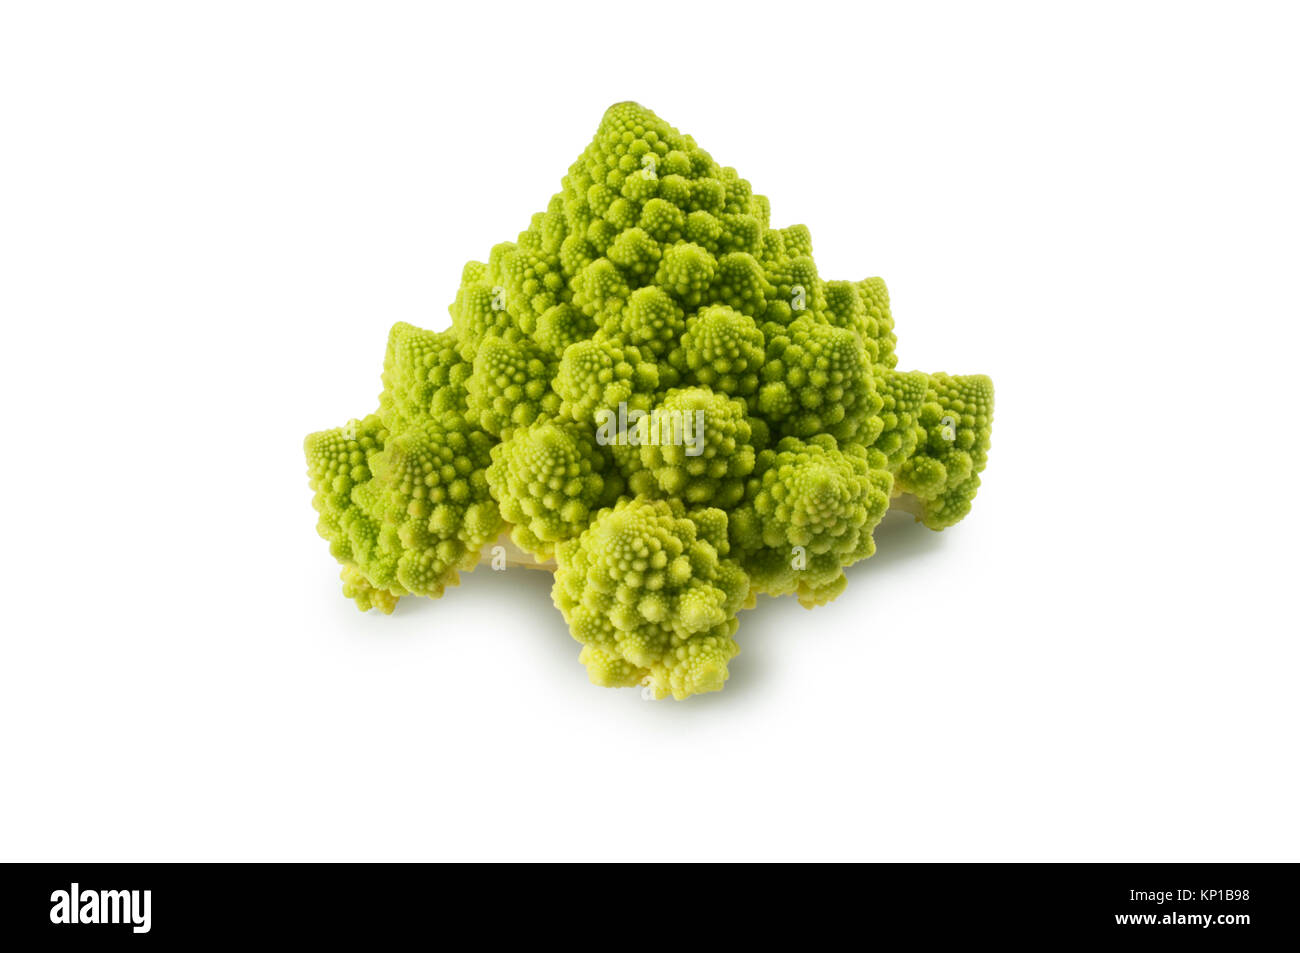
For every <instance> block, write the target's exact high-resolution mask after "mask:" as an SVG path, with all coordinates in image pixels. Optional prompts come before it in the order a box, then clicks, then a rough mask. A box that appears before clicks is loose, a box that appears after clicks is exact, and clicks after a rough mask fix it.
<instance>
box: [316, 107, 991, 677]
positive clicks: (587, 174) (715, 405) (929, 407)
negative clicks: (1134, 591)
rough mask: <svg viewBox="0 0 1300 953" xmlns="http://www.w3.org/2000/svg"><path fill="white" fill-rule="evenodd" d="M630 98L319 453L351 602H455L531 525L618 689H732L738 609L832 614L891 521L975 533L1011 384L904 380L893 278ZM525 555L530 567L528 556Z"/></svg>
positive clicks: (576, 626)
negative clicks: (888, 283)
mask: <svg viewBox="0 0 1300 953" xmlns="http://www.w3.org/2000/svg"><path fill="white" fill-rule="evenodd" d="M769 217H770V206H769V204H768V201H767V200H766V199H765V198H764V197H763V196H761V195H755V194H754V193H753V191H752V190H751V188H750V185H749V183H748V182H746V181H745V180H744V179H742V178H740V176H739V175H738V174H737V173H736V170H735V169H732V168H730V167H726V166H720V165H718V164H717V163H716V162H715V161H714V160H713V158H712V157H711V156H710V155H709V154H708V153H707V152H705V151H704V150H702V149H701V148H700V147H699V146H698V145H696V143H695V141H694V140H693V139H692V138H691V137H690V136H686V135H682V134H681V133H679V132H678V131H677V130H676V129H674V128H673V127H671V126H669V125H668V124H667V123H665V122H664V121H663V120H661V119H660V118H659V117H657V116H656V115H655V114H654V113H652V112H650V111H649V110H648V109H645V108H644V107H642V106H639V105H637V104H636V103H618V104H617V105H614V106H612V107H610V109H609V110H608V111H607V112H606V113H605V116H604V118H603V120H602V121H601V124H600V128H599V129H598V130H597V132H596V136H595V138H594V139H593V140H592V142H591V144H590V145H589V146H588V147H587V149H586V150H585V151H584V152H583V153H582V155H580V156H579V157H578V159H577V160H576V161H575V162H574V163H573V165H572V166H571V167H570V168H569V172H568V174H567V175H565V176H564V178H563V182H562V190H561V191H560V192H559V193H557V194H556V195H554V196H553V197H552V198H551V200H550V202H549V203H548V204H547V206H546V210H545V211H544V212H539V213H537V214H535V215H534V216H533V217H532V221H531V222H530V224H529V226H528V228H527V229H526V230H524V231H523V232H522V233H520V234H519V236H518V238H517V239H516V240H515V241H512V242H502V243H501V244H499V245H497V246H496V247H494V248H493V249H491V251H490V253H489V255H488V256H487V261H486V262H477V261H471V262H469V263H468V264H467V265H466V266H465V268H464V269H463V271H462V275H461V285H460V288H459V290H458V291H457V293H456V296H455V300H454V301H453V302H452V304H451V307H450V311H451V327H450V329H448V330H445V331H441V332H432V331H425V330H421V329H419V328H415V327H412V326H411V325H409V324H397V325H395V326H394V327H393V329H392V331H391V333H390V335H389V340H388V349H387V353H386V356H385V359H384V369H383V378H382V380H383V392H382V393H381V394H380V397H379V409H378V411H377V412H376V413H374V414H371V415H369V416H367V417H364V418H362V419H360V420H354V421H351V422H349V423H348V424H347V425H346V426H344V427H341V428H337V429H335V430H327V431H323V432H321V433H315V434H312V435H310V436H309V437H308V438H307V440H306V447H305V449H306V454H307V462H308V477H309V480H310V483H311V487H312V490H313V492H314V494H315V496H314V499H313V503H314V506H315V508H316V510H317V511H318V513H319V521H318V524H317V525H318V530H319V532H320V534H321V536H323V537H324V538H325V539H327V540H328V541H329V543H330V551H331V553H332V554H333V555H334V557H335V558H336V559H337V560H338V561H339V562H340V563H341V564H342V567H343V570H342V579H343V591H344V594H345V595H347V596H349V597H350V598H352V599H354V600H355V601H356V604H357V606H358V607H359V608H361V609H362V610H367V609H372V608H377V609H380V610H381V611H383V612H385V613H388V612H392V611H393V608H394V606H395V605H396V603H397V601H398V599H399V598H400V597H402V596H405V595H424V596H431V597H434V598H438V597H440V596H441V595H442V594H443V592H444V590H445V589H446V587H448V586H454V585H456V584H457V583H458V581H459V573H460V572H461V571H467V570H470V569H473V568H474V567H475V566H476V565H477V564H478V563H479V562H480V560H481V559H485V558H488V551H489V550H491V549H492V548H494V546H495V543H496V542H498V541H499V542H505V540H506V537H505V536H502V535H501V534H502V533H508V534H509V540H511V541H512V542H513V545H514V546H517V547H518V548H519V549H520V550H522V551H523V553H525V554H528V556H529V557H531V558H532V559H533V560H534V561H535V563H536V564H537V565H538V566H540V567H543V568H552V569H553V571H554V573H555V584H554V590H553V597H554V601H555V604H556V606H557V607H558V608H559V609H560V611H561V612H562V613H563V615H564V617H565V619H566V620H567V621H568V623H569V626H570V630H571V631H572V634H573V637H574V638H575V639H576V640H577V641H578V642H580V643H581V644H582V646H583V648H582V651H581V654H580V656H579V658H580V659H581V661H582V662H583V664H585V665H586V667H587V671H588V674H589V675H590V677H591V680H592V681H593V682H595V683H596V684H598V685H615V686H620V685H642V686H644V687H645V689H646V691H647V693H648V694H650V695H652V696H654V697H656V698H660V697H666V696H669V695H671V696H672V697H674V698H679V699H680V698H686V697H688V696H690V695H693V694H698V693H700V692H709V691H716V690H717V689H720V688H722V686H723V684H724V682H725V681H726V679H727V665H728V662H729V661H730V659H731V658H732V657H733V656H734V655H735V654H736V652H737V651H738V648H737V645H736V642H735V639H734V636H735V634H736V631H737V628H738V624H739V623H738V618H737V615H738V613H739V612H740V610H741V609H744V608H749V607H752V606H753V605H754V602H755V598H756V597H757V596H758V595H760V594H762V595H770V596H780V595H786V594H794V595H796V596H797V598H798V599H799V601H800V602H801V603H802V604H803V605H805V606H807V607H809V608H812V607H814V606H818V605H822V604H824V603H825V602H828V601H829V600H831V599H833V598H835V597H836V596H837V595H839V593H840V592H842V591H843V589H844V588H845V584H846V577H845V574H844V570H845V569H846V568H848V567H849V566H851V565H853V564H854V563H856V562H858V561H860V560H863V559H866V558H867V557H869V556H871V555H872V553H873V552H874V551H875V543H874V542H873V539H872V532H873V530H874V529H875V527H876V526H877V524H879V522H880V520H881V519H882V517H883V516H884V514H885V512H886V510H887V509H888V508H889V507H890V506H891V505H896V506H899V507H901V508H903V509H906V510H907V511H909V512H912V513H914V514H916V516H917V518H918V519H919V520H921V521H922V522H924V524H925V525H926V526H928V527H930V528H931V529H935V530H941V529H944V528H945V527H948V526H951V525H952V524H954V523H956V522H957V521H959V520H960V519H962V518H963V517H964V516H965V515H966V514H967V513H968V512H969V511H970V507H971V501H972V499H973V498H974V496H975V493H976V491H977V489H978V488H979V485H980V473H981V471H983V469H984V466H985V463H986V462H987V459H988V450H989V434H990V428H991V425H992V414H993V385H992V382H991V381H990V380H989V378H987V377H984V376H981V375H975V376H960V377H959V376H949V375H947V374H925V373H921V372H919V371H899V370H897V363H898V361H897V357H896V355H895V344H896V338H895V334H894V319H893V316H892V314H891V312H890V303H889V295H888V292H887V291H886V289H885V285H884V282H883V281H881V280H880V279H879V278H867V279H865V280H862V281H828V280H824V279H822V278H821V277H820V275H819V274H818V272H817V266H816V264H815V263H814V261H813V258H812V239H811V236H810V235H809V232H808V229H807V228H805V227H804V226H802V225H794V226H790V227H787V228H780V229H777V228H772V227H771V225H770V222H769ZM524 558H527V557H524Z"/></svg>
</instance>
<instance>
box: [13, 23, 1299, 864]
mask: <svg viewBox="0 0 1300 953" xmlns="http://www.w3.org/2000/svg"><path fill="white" fill-rule="evenodd" d="M1294 16H1295V15H1294V12H1293V9H1292V10H1289V9H1287V8H1286V7H1285V6H1282V5H1279V6H1276V7H1274V6H1266V5H1262V4H1249V3H1223V4H1218V5H1199V4H1181V3H1180V4H1169V5H1167V6H1166V5H1154V4H1141V3H1123V4H1113V5H1107V4H1097V3H1088V4H1078V5H1075V6H1074V7H1073V8H1064V7H1056V6H1053V7H1050V8H1049V7H1048V6H1047V5H1041V4H1017V5H1004V4H997V5H979V6H977V5H973V4H954V5H932V4H931V5H921V6H913V5H908V7H907V9H906V10H904V9H903V5H902V4H897V5H892V4H891V5H889V6H886V7H874V6H867V5H863V4H851V3H837V4H829V5H821V4H816V3H810V2H800V3H798V4H793V5H791V4H774V5H771V6H765V5H763V4H754V3H743V4H741V3H736V4H729V5H726V6H725V7H723V6H712V5H708V4H704V3H700V2H691V3H685V4H676V3H656V4H650V5H646V4H640V3H624V4H612V3H593V4H566V3H560V2H556V3H544V4H529V5H527V6H521V7H520V8H518V9H514V10H512V9H511V8H510V6H509V5H503V4H499V3H498V4H463V5H455V4H441V5H437V4H433V5H412V6H407V5H398V4H380V5H375V4H364V5H363V4H356V5H343V4H328V3H325V4H322V3H313V4H287V3H278V4H277V3H270V4H267V3H229V2H227V3H210V4H167V3H157V4H143V3H125V4H114V5H112V8H111V9H110V6H109V5H106V4H85V5H75V4H62V3H42V4H36V3H31V4H24V3H15V4H7V5H6V6H5V7H4V12H3V14H0V136H2V137H3V148H2V149H0V168H2V170H3V173H2V174H0V256H2V257H0V326H2V327H3V330H4V338H3V340H4V345H3V349H2V351H0V353H2V354H3V358H2V361H3V368H2V370H3V381H2V384H3V388H4V392H3V396H4V405H3V406H4V419H5V424H6V426H5V431H6V434H5V439H4V441H3V447H4V451H3V467H2V468H0V480H3V488H2V489H3V498H4V500H5V501H6V505H5V507H4V516H3V522H2V523H0V527H2V529H3V533H2V535H0V540H2V546H0V554H2V556H0V558H3V578H4V580H5V582H6V584H7V585H6V592H5V600H4V601H5V606H4V613H3V624H2V631H3V643H2V650H0V772H2V778H0V857H3V858H4V859H42V860H128V859H152V860H173V859H187V860H188V859H194V860H201V859H311V858H319V859H399V858H410V859H437V858H462V859H496V858H503V859H533V858H537V859H542V858H550V859H565V858H584V859H586V858H592V859H594V858H600V859H697V858H698V859H706V858H707V859H724V858H733V859H735V858H755V859H760V858H761V859H780V858H809V859H815V858H824V859H830V858H845V859H850V858H851V859H900V860H939V859H945V860H957V859H1016V860H1031V859H1036V860H1044V859H1046V860H1101V859H1106V860H1137V859H1141V860H1264V859H1289V860H1300V822H1298V821H1297V812H1296V804H1297V803H1298V802H1300V769H1298V768H1297V723H1298V721H1300V705H1298V703H1297V694H1296V688H1297V674H1298V673H1300V651H1298V650H1297V642H1296V636H1297V623H1296V614H1295V603H1296V563H1297V559H1296V540H1297V538H1298V537H1297V532H1298V529H1300V528H1298V527H1297V507H1298V505H1300V504H1298V502H1297V500H1298V495H1297V491H1296V477H1297V472H1298V469H1297V464H1298V463H1300V460H1298V459H1297V453H1296V440H1297V430H1298V428H1300V418H1298V417H1297V407H1298V405H1297V402H1296V388H1295V383H1294V382H1295V370H1294V369H1295V364H1296V355H1295V344H1296V338H1297V330H1296V328H1297V321H1298V320H1300V308H1298V307H1297V264H1298V263H1300V241H1298V238H1297V235H1298V229H1300V225H1298V223H1300V195H1298V191H1300V190H1298V187H1297V174H1296V172H1297V169H1298V168H1300V149H1298V148H1297V142H1298V140H1297V122H1296V119H1297V95H1296V94H1297V89H1300V69H1298V68H1297V65H1296V57H1295V46H1296V38H1297V23H1296V21H1295V19H1294ZM624 99H635V100H638V101H640V102H643V103H645V104H646V105H648V106H650V107H651V108H653V109H655V110H656V111H657V112H658V113H659V114H660V115H661V116H663V117H664V118H666V119H667V120H668V121H670V122H672V123H673V124H674V125H676V126H678V127H679V128H680V129H682V130H683V131H686V132H690V133H692V134H693V135H694V136H695V137H696V138H697V139H698V140H699V142H700V143H701V145H702V146H704V148H706V149H708V150H709V151H710V152H712V154H713V155H714V157H715V158H717V159H718V160H719V161H720V162H721V163H723V164H729V165H734V166H736V167H737V168H738V169H739V171H740V173H741V174H742V175H743V176H745V177H746V178H748V179H749V180H750V181H751V182H752V183H753V184H754V187H755V189H756V190H757V191H759V192H761V193H763V194H766V195H768V196H770V197H771V200H772V212H773V222H774V224H777V225H786V224H793V223H797V222H802V223H805V224H807V225H808V226H809V227H810V229H811V231H812V235H813V239H814V243H815V249H816V255H817V261H818V264H819V266H820V271H821V274H822V275H823V276H824V277H828V278H854V279H856V278H862V277H865V276H868V275H882V276H883V277H884V278H885V279H886V280H887V281H888V283H889V287H890V290H891V292H892V296H893V303H894V314H895V317H896V318H897V321H898V332H899V342H900V343H899V348H898V352H899V355H900V357H901V363H902V366H904V367H917V368H920V369H923V370H930V371H933V370H946V371H950V372H954V373H979V372H983V373H988V374H990V375H991V376H992V377H993V378H994V381H995V383H996V386H997V399H998V404H997V416H996V419H995V424H994V436H993V450H992V453H991V457H990V463H989V468H988V470H987V471H986V474H985V484H984V488H983V489H982V490H981V491H980V494H979V498H978V499H977V500H976V504H975V508H974V511H973V513H972V515H971V516H970V517H969V518H968V519H967V520H966V521H965V522H964V523H962V524H961V525H960V526H958V527H956V528H954V529H951V530H949V531H946V532H944V533H942V534H934V533H930V532H929V531H928V530H925V529H924V528H922V527H920V526H918V525H915V524H913V523H911V522H910V521H908V520H906V519H903V520H901V521H900V520H898V519H897V518H895V517H891V518H890V519H889V520H888V521H887V522H886V524H885V525H884V526H883V527H882V528H881V529H880V530H879V532H878V543H879V553H878V555H877V556H876V557H875V558H873V559H872V560H870V561H868V562H867V563H864V564H861V565H860V566H858V567H856V568H855V569H853V570H852V571H851V573H850V581H849V588H848V591H847V592H846V593H845V594H844V595H843V596H841V597H840V599H839V600H838V601H837V602H835V603H834V604H832V605H830V606H827V607H825V608H822V609H818V610H817V611H816V612H813V613H807V612H805V611H804V610H803V609H801V608H800V607H799V606H798V605H797V604H796V603H794V602H793V600H782V601H774V600H769V599H764V600H762V601H761V602H760V604H759V607H758V609H757V610H755V611H752V612H747V613H745V614H744V615H743V616H742V622H741V628H740V632H739V634H738V640H739V642H740V645H741V647H742V653H741V655H740V656H739V657H738V658H737V659H736V661H735V663H734V665H733V668H732V678H731V681H730V683H729V685H728V687H727V689H726V690H725V691H724V692H722V693H720V694H717V695H712V696H707V697H701V698H696V699H693V700H691V701H689V702H685V703H680V704H679V703H671V702H665V703H659V704H647V703H643V702H642V701H641V700H640V698H639V694H638V693H637V692H636V691H634V690H628V691H613V690H608V689H600V688H596V687H594V686H591V685H590V684H588V682H587V679H586V675H585V673H584V671H583V669H582V667H581V666H580V665H579V664H578V661H577V655H578V646H577V644H576V643H574V642H573V641H572V640H571V639H570V638H569V636H568V634H567V632H566V629H565V627H564V624H563V621H562V619H561V618H560V616H559V613H558V612H556V610H555V609H554V608H552V606H551V604H550V600H549V583H548V578H547V577H546V576H544V575H542V574H540V573H527V572H524V571H514V572H508V573H505V574H503V575H497V574H492V573H490V572H479V573H475V574H474V575H472V576H468V577H466V578H465V580H464V584H463V586H462V587H461V588H460V589H458V590H452V591H451V592H450V594H449V595H448V597H447V598H445V599H444V600H442V601H441V602H436V603H435V602H427V601H426V602H416V601H408V602H406V603H404V604H403V605H401V606H400V607H399V609H398V611H397V613H396V614H395V615H394V616H392V617H391V618H384V617H382V616H379V615H378V614H375V613H372V614H369V615H362V614H361V613H359V612H357V611H356V610H355V609H354V608H353V607H352V605H351V603H350V602H348V601H346V600H344V599H343V598H342V596H341V595H340V594H339V593H338V580H337V567H336V566H335V564H334V562H333V560H332V559H331V558H330V556H329V555H328V552H327V548H326V544H325V543H324V541H322V540H321V539H319V538H318V537H317V536H316V534H315V531H314V523H315V513H314V512H313V511H312V509H311V506H310V504H309V500H310V492H309V490H308V487H307V481H306V476H305V464H304V461H303V459H302V453H301V441H302V438H303V435H304V434H306V433H307V432H308V431H311V430H317V429H322V428H325V427H330V426H336V425H339V424H341V423H343V422H344V421H346V420H347V419H348V418H350V417H353V416H357V415H360V414H364V413H366V412H368V411H369V410H371V409H373V407H374V406H375V397H376V394H377V393H378V390H379V370H380V365H381V362H382V357H383V349H384V342H385V337H386V333H387V330H388V327H389V326H390V325H391V324H392V323H393V322H395V321H409V322H412V323H415V324H418V325H423V326H426V327H434V328H440V327H444V326H446V324H447V323H448V320H449V319H448V315H447V311H446V306H447V304H448V302H449V301H450V300H451V299H452V297H453V295H454V293H455V289H456V285H457V281H458V277H459V273H460V269H461V266H462V264H463V263H464V262H465V261H466V260H467V259H470V258H477V259H482V258H484V256H486V254H487V252H488V249H489V248H490V247H491V246H492V245H493V244H494V243H496V242H498V241H502V240H506V239H511V238H513V237H514V236H515V235H516V234H517V232H518V231H519V230H520V229H522V228H524V227H525V226H526V225H527V223H528V219H529V216H530V214H531V213H532V212H534V211H537V210H540V209H542V208H544V207H545V204H546V201H547V199H548V198H549V196H550V195H551V194H552V193H553V192H554V191H556V190H557V189H558V188H559V180H560V176H561V175H562V174H563V173H564V171H565V170H566V169H567V168H568V165H569V163H570V162H571V161H572V160H573V158H574V157H575V156H576V155H577V154H578V153H579V152H580V151H581V150H582V149H583V148H584V147H585V145H586V144H587V142H588V141H589V139H590V137H591V135H592V133H593V132H594V130H595V128H596V125H597V123H598V121H599V119H600V116H601V113H602V112H603V111H604V109H605V108H606V107H607V106H608V105H610V104H611V103H613V102H617V101H620V100H624Z"/></svg>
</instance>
